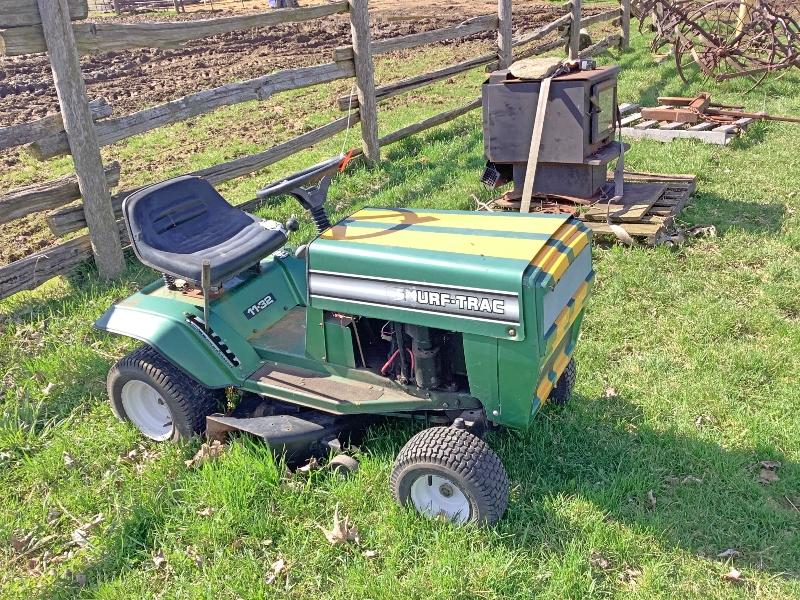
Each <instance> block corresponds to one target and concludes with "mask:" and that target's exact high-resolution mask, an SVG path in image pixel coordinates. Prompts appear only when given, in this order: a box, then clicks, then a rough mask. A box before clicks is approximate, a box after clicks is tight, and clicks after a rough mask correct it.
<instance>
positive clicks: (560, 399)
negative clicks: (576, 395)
mask: <svg viewBox="0 0 800 600" xmlns="http://www.w3.org/2000/svg"><path fill="white" fill-rule="evenodd" d="M577 379H578V369H577V367H576V366H575V359H574V358H571V359H570V360H569V364H567V368H566V369H564V372H563V373H562V374H561V377H559V378H558V381H556V384H555V386H553V389H552V390H551V392H550V396H549V397H548V398H547V401H548V402H551V403H553V404H556V405H558V406H564V405H565V404H566V403H567V402H569V401H570V399H571V398H572V389H573V388H574V387H575V381H577Z"/></svg>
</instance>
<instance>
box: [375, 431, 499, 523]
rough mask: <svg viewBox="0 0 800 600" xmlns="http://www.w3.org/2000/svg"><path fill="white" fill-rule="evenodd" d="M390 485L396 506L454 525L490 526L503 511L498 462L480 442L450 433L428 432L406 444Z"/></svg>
mask: <svg viewBox="0 0 800 600" xmlns="http://www.w3.org/2000/svg"><path fill="white" fill-rule="evenodd" d="M390 485H391V489H392V495H393V496H394V499H395V500H396V501H397V503H398V504H400V505H401V506H411V507H413V508H414V509H415V510H416V511H417V512H419V513H420V514H423V515H426V516H429V517H434V518H437V517H443V518H445V519H447V520H449V521H452V522H453V523H456V524H463V523H486V524H492V523H495V522H496V521H498V520H499V519H500V517H502V516H503V513H504V512H505V510H506V507H507V506H508V475H507V474H506V470H505V468H504V467H503V463H502V462H501V461H500V458H499V457H498V456H497V454H495V453H494V451H493V450H492V449H491V448H490V447H489V446H488V445H487V444H486V442H484V441H483V440H482V439H480V438H479V437H477V436H475V435H473V434H472V433H470V432H469V431H466V430H464V429H455V428H453V427H431V428H429V429H425V430H423V431H420V432H419V433H418V434H416V435H415V436H414V437H412V438H411V439H410V440H408V443H406V445H405V446H403V448H402V450H400V453H399V454H398V455H397V459H396V460H395V463H394V469H393V470H392V476H391V483H390Z"/></svg>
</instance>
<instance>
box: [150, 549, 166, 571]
mask: <svg viewBox="0 0 800 600" xmlns="http://www.w3.org/2000/svg"><path fill="white" fill-rule="evenodd" d="M153 564H154V565H155V566H156V569H160V568H161V567H163V566H164V565H166V564H167V559H166V557H165V556H164V551H163V550H159V551H158V552H157V553H156V555H155V556H154V557H153Z"/></svg>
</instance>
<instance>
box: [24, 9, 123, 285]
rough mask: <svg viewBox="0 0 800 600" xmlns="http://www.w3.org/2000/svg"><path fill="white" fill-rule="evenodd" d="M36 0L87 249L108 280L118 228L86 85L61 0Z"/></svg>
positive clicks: (115, 264)
mask: <svg viewBox="0 0 800 600" xmlns="http://www.w3.org/2000/svg"><path fill="white" fill-rule="evenodd" d="M37 2H38V5H39V14H40V15H41V16H42V30H43V31H44V36H45V38H46V40H47V51H48V55H49V57H50V67H51V69H52V71H53V81H54V83H55V88H56V93H57V94H58V104H59V106H60V107H61V118H62V119H63V121H64V129H65V131H66V134H67V136H68V137H69V147H70V151H71V153H72V160H73V162H74V163H75V173H76V175H77V177H78V185H79V186H80V189H81V195H82V196H83V205H84V213H85V215H86V222H87V223H88V225H89V239H90V241H91V245H92V253H93V254H94V260H95V264H96V265H97V270H98V272H99V273H100V276H101V277H103V278H105V279H112V278H114V277H117V276H118V275H119V274H120V273H122V271H123V269H124V268H125V258H124V257H123V256H122V246H121V245H120V240H119V232H118V231H117V227H116V225H115V224H114V213H113V212H112V210H111V198H110V196H109V193H108V187H107V186H106V176H105V173H104V169H103V160H102V158H101V157H100V146H99V145H98V143H97V135H96V133H95V130H94V124H93V122H92V113H91V112H90V110H89V99H88V98H87V97H86V85H85V84H84V82H83V75H82V74H81V65H80V60H79V59H78V53H77V51H76V50H75V39H74V38H73V36H72V24H71V23H70V21H69V8H68V7H67V0H37Z"/></svg>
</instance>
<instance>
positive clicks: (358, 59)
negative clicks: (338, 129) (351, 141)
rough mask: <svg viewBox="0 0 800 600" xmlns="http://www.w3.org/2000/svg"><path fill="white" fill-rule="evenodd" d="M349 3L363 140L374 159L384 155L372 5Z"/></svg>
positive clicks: (359, 0)
mask: <svg viewBox="0 0 800 600" xmlns="http://www.w3.org/2000/svg"><path fill="white" fill-rule="evenodd" d="M349 3H350V37H351V39H352V41H353V45H352V49H353V65H354V67H355V70H356V93H357V94H358V106H359V113H360V114H361V143H362V149H363V150H364V156H365V157H366V158H367V160H368V161H369V162H373V163H374V162H378V161H379V160H380V159H381V147H380V145H379V144H378V107H377V104H378V101H377V100H376V98H375V65H374V64H373V62H372V35H371V34H370V30H369V7H368V6H367V0H349Z"/></svg>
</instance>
